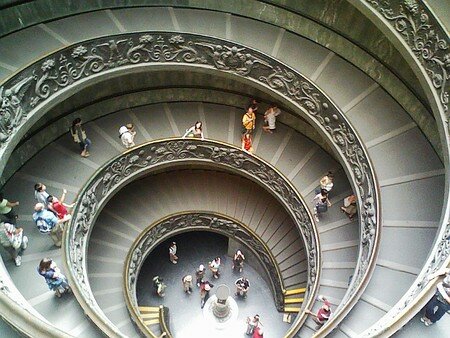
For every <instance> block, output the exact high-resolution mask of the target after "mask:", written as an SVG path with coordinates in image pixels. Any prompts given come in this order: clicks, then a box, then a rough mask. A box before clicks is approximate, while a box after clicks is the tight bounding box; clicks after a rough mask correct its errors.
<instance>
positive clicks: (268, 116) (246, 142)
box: [241, 99, 281, 153]
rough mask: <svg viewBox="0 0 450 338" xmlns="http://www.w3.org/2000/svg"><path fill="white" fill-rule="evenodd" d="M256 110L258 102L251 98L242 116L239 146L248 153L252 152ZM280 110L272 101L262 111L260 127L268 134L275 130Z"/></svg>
mask: <svg viewBox="0 0 450 338" xmlns="http://www.w3.org/2000/svg"><path fill="white" fill-rule="evenodd" d="M257 110H258V102H257V101H256V100H255V99H253V100H252V101H251V103H250V104H249V105H248V106H247V109H246V111H245V114H244V116H242V127H243V129H242V140H241V148H242V150H245V151H247V152H249V153H253V151H254V149H253V131H254V130H255V128H256V112H257ZM280 113H281V110H280V109H279V108H278V106H277V104H275V103H272V104H271V105H270V106H269V108H268V109H267V110H266V111H265V113H264V124H263V126H262V129H263V130H264V131H265V132H267V133H270V134H273V133H274V132H275V131H276V120H277V116H278V115H280Z"/></svg>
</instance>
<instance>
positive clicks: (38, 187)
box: [34, 183, 56, 214]
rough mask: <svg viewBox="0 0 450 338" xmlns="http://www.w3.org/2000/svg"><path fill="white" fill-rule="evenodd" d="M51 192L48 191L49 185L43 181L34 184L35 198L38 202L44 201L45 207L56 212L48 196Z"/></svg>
mask: <svg viewBox="0 0 450 338" xmlns="http://www.w3.org/2000/svg"><path fill="white" fill-rule="evenodd" d="M49 196H50V194H49V193H48V192H47V186H46V185H45V184H43V183H36V184H35V185H34V198H35V199H36V200H37V201H38V203H42V204H43V205H44V206H45V209H48V210H50V211H52V212H54V213H55V214H56V212H55V211H54V210H53V208H52V206H51V205H49V203H48V201H47V198H48V197H49Z"/></svg>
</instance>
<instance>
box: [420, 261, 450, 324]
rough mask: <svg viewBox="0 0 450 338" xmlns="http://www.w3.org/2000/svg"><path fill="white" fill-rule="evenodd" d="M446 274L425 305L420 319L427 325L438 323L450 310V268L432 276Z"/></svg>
mask: <svg viewBox="0 0 450 338" xmlns="http://www.w3.org/2000/svg"><path fill="white" fill-rule="evenodd" d="M443 274H445V278H444V280H443V281H442V282H440V283H439V284H438V285H437V290H436V293H435V295H434V296H433V298H431V300H430V301H429V302H428V304H427V305H426V306H425V312H424V315H423V317H422V318H420V321H421V322H422V323H424V324H425V326H430V325H432V324H434V323H436V322H437V321H438V320H439V319H441V318H442V316H443V315H444V314H445V313H446V312H447V311H450V269H445V270H444V271H439V272H437V273H436V274H434V275H432V276H430V278H434V277H437V276H439V275H443Z"/></svg>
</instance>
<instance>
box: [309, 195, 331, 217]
mask: <svg viewBox="0 0 450 338" xmlns="http://www.w3.org/2000/svg"><path fill="white" fill-rule="evenodd" d="M313 205H314V218H315V220H316V222H319V214H321V213H324V212H326V211H327V210H328V207H331V202H330V200H329V199H328V192H327V191H326V190H325V189H321V190H320V193H319V194H317V195H316V196H315V197H314V199H313Z"/></svg>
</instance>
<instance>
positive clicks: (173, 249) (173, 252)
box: [169, 242, 178, 264]
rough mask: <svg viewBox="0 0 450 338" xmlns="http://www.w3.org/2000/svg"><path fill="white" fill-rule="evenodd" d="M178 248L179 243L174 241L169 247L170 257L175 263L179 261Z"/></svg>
mask: <svg viewBox="0 0 450 338" xmlns="http://www.w3.org/2000/svg"><path fill="white" fill-rule="evenodd" d="M177 250H178V249H177V243H175V242H172V244H170V247H169V259H170V261H171V262H172V263H173V264H177V263H178V256H177Z"/></svg>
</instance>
